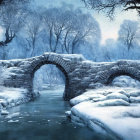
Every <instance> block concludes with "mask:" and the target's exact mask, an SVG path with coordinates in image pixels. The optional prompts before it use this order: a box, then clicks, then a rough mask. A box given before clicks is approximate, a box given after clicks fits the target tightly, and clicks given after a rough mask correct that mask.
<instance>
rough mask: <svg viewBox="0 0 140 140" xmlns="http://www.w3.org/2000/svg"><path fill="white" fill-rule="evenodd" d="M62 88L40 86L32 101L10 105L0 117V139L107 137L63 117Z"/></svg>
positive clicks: (66, 105)
mask: <svg viewBox="0 0 140 140" xmlns="http://www.w3.org/2000/svg"><path fill="white" fill-rule="evenodd" d="M62 94H63V90H43V91H41V96H40V97H39V98H38V99H37V100H35V101H34V102H30V103H26V104H23V105H20V106H16V107H13V108H11V109H9V110H8V111H9V112H10V114H9V115H8V116H7V117H1V118H0V140H27V139H30V140H94V139H95V140H97V139H102V140H105V139H107V140H109V139H110V138H106V137H103V136H101V135H99V134H97V133H95V132H93V131H91V130H89V129H88V128H86V127H84V128H82V127H77V126H75V125H74V124H72V123H71V122H70V121H68V120H67V119H66V116H65V111H67V110H70V106H69V103H68V102H65V101H63V99H62Z"/></svg>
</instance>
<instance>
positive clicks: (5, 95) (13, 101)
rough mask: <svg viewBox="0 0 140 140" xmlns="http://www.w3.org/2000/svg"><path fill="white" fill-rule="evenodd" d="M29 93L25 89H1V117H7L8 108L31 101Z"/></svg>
mask: <svg viewBox="0 0 140 140" xmlns="http://www.w3.org/2000/svg"><path fill="white" fill-rule="evenodd" d="M27 93H28V91H27V90H26V89H23V88H7V87H2V86H1V87H0V115H6V114H8V112H7V111H6V109H7V108H8V107H13V106H16V105H19V104H22V103H25V102H28V101H30V97H28V96H27Z"/></svg>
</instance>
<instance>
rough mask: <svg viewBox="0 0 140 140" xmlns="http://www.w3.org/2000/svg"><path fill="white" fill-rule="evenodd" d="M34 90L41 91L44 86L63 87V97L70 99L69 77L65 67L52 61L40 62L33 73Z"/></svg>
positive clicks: (47, 87)
mask: <svg viewBox="0 0 140 140" xmlns="http://www.w3.org/2000/svg"><path fill="white" fill-rule="evenodd" d="M31 77H32V91H33V92H34V90H35V91H39V90H42V89H43V88H46V89H49V88H52V90H53V88H56V87H57V88H60V87H61V88H63V89H64V90H63V98H64V100H68V94H67V93H68V92H67V91H68V87H69V78H68V74H67V72H66V71H65V69H64V68H63V67H62V66H61V65H59V64H55V63H52V62H47V63H44V62H42V63H40V64H38V65H37V66H36V67H35V68H34V69H33V71H32V73H31Z"/></svg>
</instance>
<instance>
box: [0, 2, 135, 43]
mask: <svg viewBox="0 0 140 140" xmlns="http://www.w3.org/2000/svg"><path fill="white" fill-rule="evenodd" d="M34 1H35V2H34V5H35V6H46V7H53V6H58V5H61V3H62V2H65V3H68V4H73V5H74V6H75V7H80V8H81V9H82V10H84V11H87V12H90V13H91V14H92V15H93V17H94V18H95V19H96V20H97V21H98V22H99V25H100V28H101V33H102V43H104V42H105V40H106V39H109V38H113V39H115V40H116V39H117V37H118V31H119V27H120V24H121V23H122V22H123V20H125V19H129V20H130V19H131V20H138V16H137V13H136V11H129V12H118V13H117V14H116V17H115V19H114V20H113V21H110V20H109V19H108V18H107V17H105V16H104V15H102V14H101V13H100V14H98V13H97V12H94V11H93V10H87V9H86V8H85V7H84V4H83V3H82V2H81V0H34ZM0 32H1V29H0Z"/></svg>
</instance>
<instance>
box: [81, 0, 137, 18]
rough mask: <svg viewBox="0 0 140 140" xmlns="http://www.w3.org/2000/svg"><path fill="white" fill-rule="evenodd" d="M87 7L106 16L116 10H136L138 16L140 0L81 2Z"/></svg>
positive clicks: (89, 0) (85, 0) (90, 0)
mask: <svg viewBox="0 0 140 140" xmlns="http://www.w3.org/2000/svg"><path fill="white" fill-rule="evenodd" d="M81 1H83V2H84V3H85V5H86V6H87V7H90V8H92V9H95V10H97V11H103V12H106V13H107V16H109V17H111V18H112V16H113V15H114V12H115V10H116V8H121V9H122V10H124V11H127V10H133V9H134V10H136V11H137V12H138V13H139V14H140V0H81Z"/></svg>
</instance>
